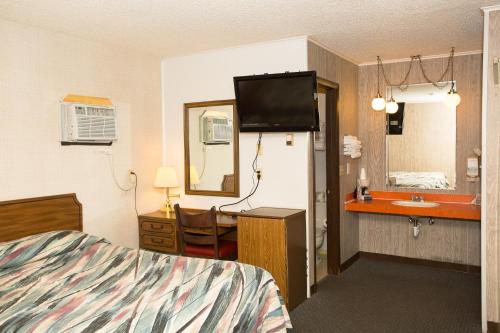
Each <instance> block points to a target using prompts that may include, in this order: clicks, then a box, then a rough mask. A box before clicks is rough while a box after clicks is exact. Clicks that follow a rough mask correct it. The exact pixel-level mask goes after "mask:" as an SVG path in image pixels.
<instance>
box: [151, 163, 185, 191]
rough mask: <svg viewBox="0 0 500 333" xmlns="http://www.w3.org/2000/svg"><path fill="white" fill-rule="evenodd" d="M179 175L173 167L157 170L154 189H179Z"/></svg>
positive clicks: (163, 167)
mask: <svg viewBox="0 0 500 333" xmlns="http://www.w3.org/2000/svg"><path fill="white" fill-rule="evenodd" d="M178 186H179V180H178V179H177V173H176V172H175V168H174V167H172V166H162V167H159V168H158V170H156V177H155V182H154V187H178Z"/></svg>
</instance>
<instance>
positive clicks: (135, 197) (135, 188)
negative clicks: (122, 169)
mask: <svg viewBox="0 0 500 333" xmlns="http://www.w3.org/2000/svg"><path fill="white" fill-rule="evenodd" d="M130 174H131V175H133V176H134V178H135V182H134V183H135V184H134V210H135V215H137V217H139V212H138V211H137V183H138V182H139V180H138V179H137V174H136V173H135V172H133V171H130Z"/></svg>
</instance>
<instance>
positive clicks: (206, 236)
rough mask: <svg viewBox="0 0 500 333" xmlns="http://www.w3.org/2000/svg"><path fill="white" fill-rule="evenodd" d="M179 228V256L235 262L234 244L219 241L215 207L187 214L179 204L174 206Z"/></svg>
mask: <svg viewBox="0 0 500 333" xmlns="http://www.w3.org/2000/svg"><path fill="white" fill-rule="evenodd" d="M174 208H175V216H176V219H177V225H178V228H179V244H180V250H181V255H183V256H189V257H202V258H214V259H227V260H235V259H237V257H238V246H237V244H236V242H233V241H228V240H222V239H219V235H218V234H217V214H216V212H215V207H212V208H211V209H210V210H209V211H207V212H204V213H196V214H192V213H188V212H185V211H184V210H182V209H181V207H180V206H179V204H176V205H175V206H174Z"/></svg>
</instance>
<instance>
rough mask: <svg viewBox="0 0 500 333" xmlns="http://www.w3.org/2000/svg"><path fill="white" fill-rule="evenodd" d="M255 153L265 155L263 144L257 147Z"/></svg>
mask: <svg viewBox="0 0 500 333" xmlns="http://www.w3.org/2000/svg"><path fill="white" fill-rule="evenodd" d="M255 151H256V152H257V155H259V156H262V155H264V149H263V147H262V144H260V146H259V145H257V147H256V148H255Z"/></svg>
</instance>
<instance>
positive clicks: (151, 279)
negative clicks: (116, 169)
mask: <svg viewBox="0 0 500 333" xmlns="http://www.w3.org/2000/svg"><path fill="white" fill-rule="evenodd" d="M289 328H291V324H290V319H289V316H288V313H287V310H286V308H285V306H284V305H283V302H282V298H281V296H279V291H278V288H277V286H276V284H275V282H274V280H273V278H272V277H271V275H270V274H269V273H268V272H266V271H264V270H262V269H259V268H257V267H254V266H250V265H244V264H238V263H234V262H228V261H219V260H206V259H195V258H187V257H180V256H172V255H164V254H158V253H154V252H148V251H143V250H132V249H128V248H124V247H121V246H116V245H112V244H110V243H109V242H108V241H106V240H105V239H103V238H98V237H94V236H90V235H88V234H85V233H81V232H75V231H59V232H51V233H45V234H40V235H35V236H30V237H26V238H23V239H20V240H16V241H11V242H5V243H0V332H136V333H139V332H285V331H287V330H288V329H289Z"/></svg>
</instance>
